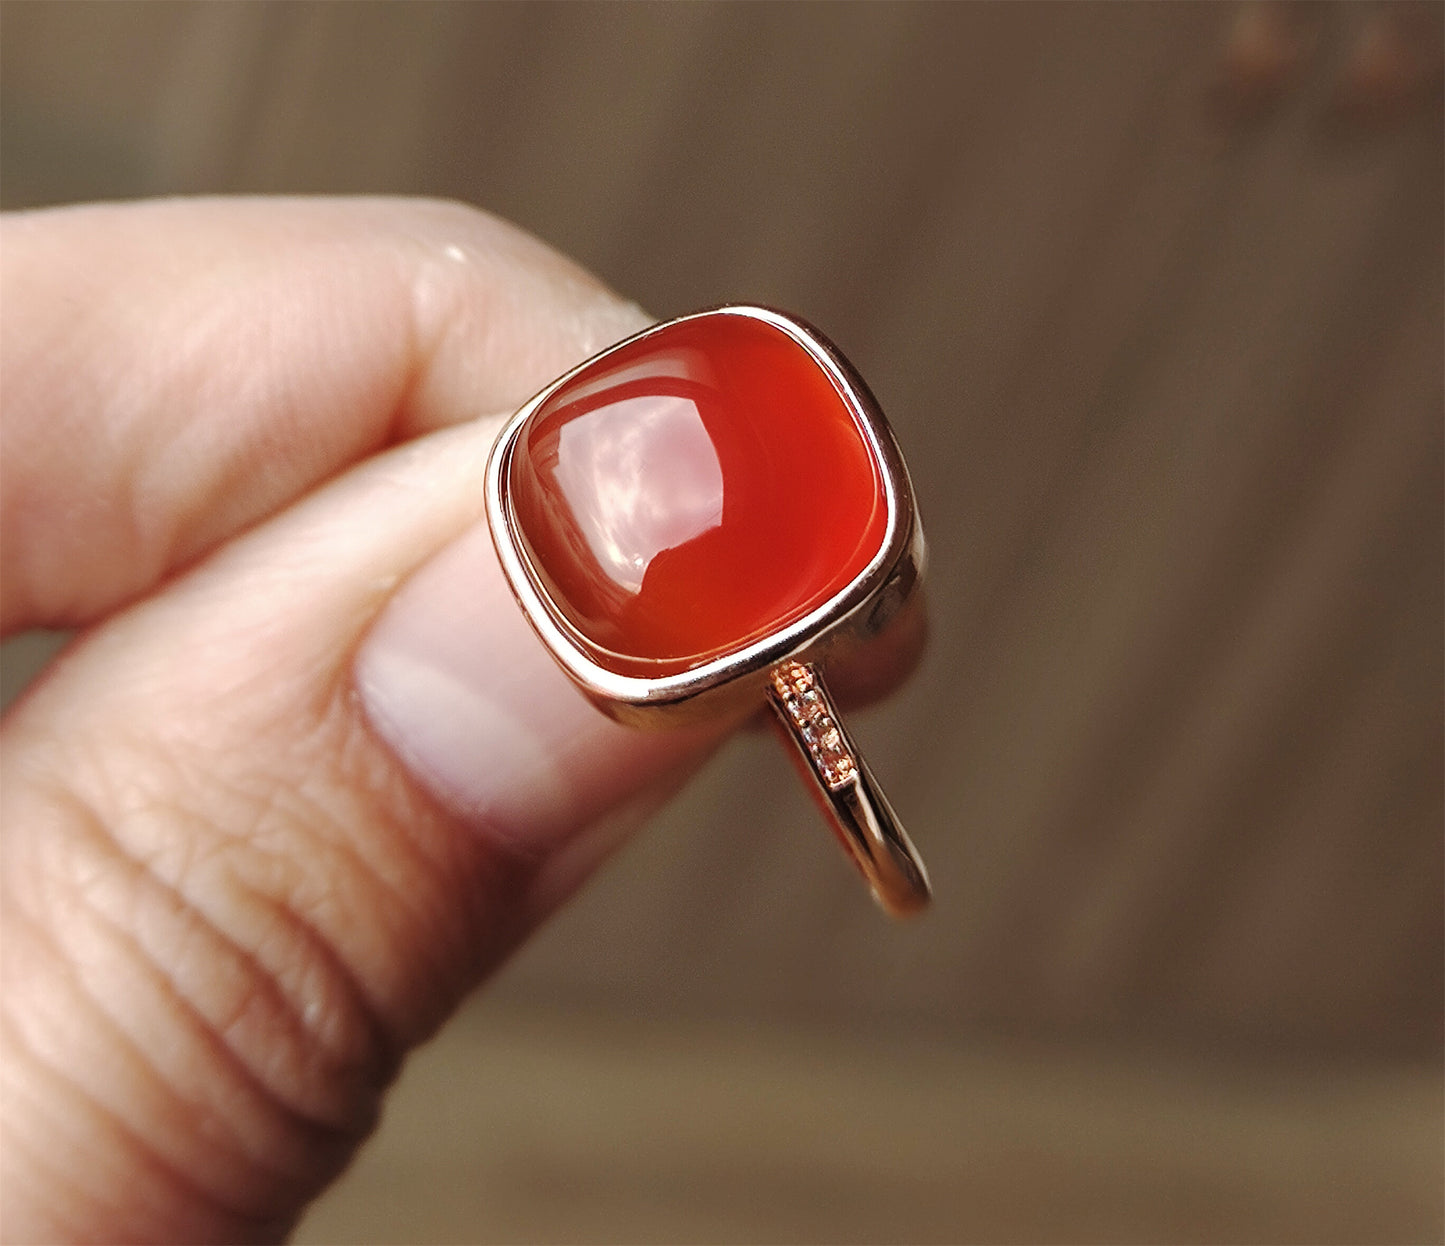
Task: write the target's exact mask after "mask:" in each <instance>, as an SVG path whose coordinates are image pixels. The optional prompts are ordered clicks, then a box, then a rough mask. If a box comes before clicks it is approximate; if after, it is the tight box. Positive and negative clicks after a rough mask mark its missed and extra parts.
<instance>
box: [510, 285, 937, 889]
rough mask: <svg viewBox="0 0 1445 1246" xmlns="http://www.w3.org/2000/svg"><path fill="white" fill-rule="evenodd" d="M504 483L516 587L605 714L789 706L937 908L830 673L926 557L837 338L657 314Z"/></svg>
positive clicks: (856, 812) (818, 776) (589, 374)
mask: <svg viewBox="0 0 1445 1246" xmlns="http://www.w3.org/2000/svg"><path fill="white" fill-rule="evenodd" d="M486 491H487V497H486V500H487V516H488V519H489V521H490V524H491V530H492V536H493V539H494V540H495V542H496V546H497V553H498V555H499V557H500V558H501V563H502V567H503V570H504V571H505V572H506V576H507V580H508V582H509V583H510V585H511V588H512V592H513V594H514V595H515V596H516V598H517V601H518V603H519V604H520V605H521V607H522V610H523V612H524V613H525V614H526V616H527V619H528V621H529V622H530V623H531V624H532V626H533V628H535V629H536V631H537V634H538V635H539V636H540V637H541V639H542V642H543V644H545V645H546V647H547V649H548V651H549V652H550V653H551V654H552V656H553V657H554V658H555V659H556V660H557V662H558V663H559V664H560V665H561V667H562V669H563V670H565V671H566V672H567V674H568V675H569V676H571V678H572V680H573V681H574V682H575V683H576V684H577V686H578V687H579V688H580V689H581V691H582V692H583V693H584V694H585V695H586V696H587V697H588V698H590V699H591V700H592V702H593V703H594V704H596V705H597V706H598V707H599V708H600V709H601V710H602V711H603V712H604V713H606V714H608V715H610V716H611V717H613V718H615V719H617V720H619V721H621V722H627V723H632V724H635V725H640V726H647V725H659V724H665V723H669V722H677V721H680V720H685V719H687V718H695V717H698V716H702V715H708V714H712V713H716V712H719V711H725V710H728V709H731V708H735V707H736V706H738V705H739V704H741V703H747V702H751V703H752V704H756V703H757V702H758V701H759V700H766V701H767V703H768V704H769V705H770V706H771V707H772V709H773V711H774V716H775V718H776V721H777V723H778V725H779V726H780V728H781V729H782V730H783V732H784V733H785V734H786V735H787V736H788V737H789V739H790V740H791V741H792V743H793V745H794V746H795V748H794V750H793V751H794V754H795V757H796V760H797V761H798V763H799V769H800V770H801V772H802V773H803V775H804V776H805V778H806V779H807V781H808V782H809V785H810V786H811V787H812V789H813V791H814V794H815V795H816V796H817V797H818V799H819V803H820V805H821V807H822V808H823V810H824V812H825V814H826V815H827V817H828V819H829V821H830V823H831V824H832V826H833V828H834V830H835V831H836V832H837V834H838V836H839V838H840V839H841V840H842V842H843V844H844V846H845V847H846V848H847V849H848V852H849V854H850V856H851V857H852V859H853V860H854V862H855V863H856V864H857V866H858V867H859V869H860V870H861V871H862V873H863V876H864V877H865V878H866V879H867V881H868V884H869V886H870V887H871V888H872V891H873V894H874V896H875V897H876V898H877V899H878V902H879V903H880V904H881V905H883V907H884V908H886V909H887V910H888V911H889V912H891V913H893V914H895V915H902V914H907V913H913V912H917V911H918V910H920V909H921V908H923V907H924V906H925V905H926V904H927V902H928V898H929V887H928V876H927V873H926V872H925V870H924V868H923V864H922V862H921V861H920V860H919V859H918V854H917V853H916V852H915V851H914V849H913V846H912V844H910V843H909V841H908V837H907V835H905V834H904V832H903V829H902V828H901V827H900V826H899V825H898V820H897V818H896V817H895V816H894V813H893V810H892V809H891V808H890V807H889V804H888V802H887V800H886V799H885V798H884V796H883V794H882V793H881V792H880V791H879V789H878V786H877V784H876V783H875V782H874V779H873V776H872V774H871V773H870V772H869V770H868V767H867V765H866V764H865V763H864V761H863V759H862V757H861V756H860V755H859V753H858V750H857V747H856V746H855V745H854V743H853V741H852V739H851V737H850V736H849V734H848V732H847V731H846V729H845V728H844V727H843V725H842V722H841V720H840V719H839V717H838V713H837V710H836V708H835V707H834V705H833V702H832V699H831V698H830V697H829V695H828V691H827V689H826V687H825V686H824V684H823V675H822V672H823V670H824V669H825V668H826V666H827V663H828V662H829V660H830V659H833V658H836V657H837V656H838V655H839V654H840V653H842V652H844V651H846V650H848V649H850V648H853V647H855V646H857V645H858V644H860V643H862V642H863V641H866V640H867V639H869V638H870V637H872V636H875V635H877V634H878V633H879V632H880V631H882V630H883V628H884V627H885V626H886V625H887V624H888V623H889V622H890V621H891V620H892V619H893V618H894V617H895V616H896V615H897V614H898V612H899V610H900V609H901V608H902V607H903V605H904V603H905V602H906V601H907V600H908V598H909V597H910V596H911V595H912V593H913V591H914V590H915V589H916V587H917V585H918V583H919V579H920V576H921V574H922V568H923V534H922V530H921V529H920V527H919V522H918V514H917V509H916V506H915V503H914V497H913V488H912V486H911V484H910V483H909V479H908V471H907V469H906V468H905V467H904V464H903V458H902V455H901V454H900V453H899V450H898V446H897V443H896V442H895V441H894V439H893V434H892V432H891V431H890V429H889V428H888V424H887V422H886V421H885V420H884V418H883V415H882V413H881V412H880V411H879V410H878V406H877V403H876V402H875V401H874V399H873V396H872V395H871V394H870V393H869V392H868V388H867V386H866V385H864V383H863V381H862V380H861V379H860V378H859V376H858V375H857V373H856V372H855V371H854V370H853V368H852V367H851V366H850V365H849V364H848V362H847V361H846V360H845V359H844V358H843V356H842V355H841V354H840V353H839V352H838V350H837V349H836V348H835V347H834V346H833V345H832V344H831V343H829V342H828V341H827V340H826V339H825V338H823V337H822V335H821V334H819V333H818V332H816V331H815V330H814V329H812V328H810V327H809V326H808V325H806V324H804V323H802V322H801V321H799V320H797V319H795V318H793V317H791V316H786V315H783V314H782V313H780V312H776V311H770V310H768V309H765V308H761V307H742V306H738V307H733V306H729V307H719V308H714V309H711V310H708V311H701V312H696V313H694V314H692V315H689V316H682V317H680V318H678V319H676V320H669V321H667V322H665V323H663V324H658V325H654V326H653V327H652V328H650V329H645V330H644V331H643V332H641V333H638V334H636V335H635V336H633V337H630V338H628V339H627V340H626V341H623V342H620V343H619V344H618V345H616V346H613V347H611V348H609V349H608V350H605V351H603V352H602V353H601V354H599V355H597V356H595V357H594V358H592V359H590V360H588V361H587V362H586V363H583V364H581V365H580V366H579V367H576V368H574V369H573V370H572V371H571V372H569V373H567V374H566V375H565V376H563V377H561V378H560V379H558V380H556V381H554V382H553V383H552V384H551V385H549V386H547V388H546V389H544V390H543V391H542V392H541V393H540V394H538V395H537V396H536V397H535V398H533V399H532V400H531V401H530V402H528V403H527V404H526V405H525V406H524V407H522V409H521V410H520V411H518V412H517V414H516V415H515V416H514V417H513V418H512V420H511V421H510V422H509V423H508V425H507V427H506V429H505V430H504V431H503V433H502V436H501V438H500V439H499V440H498V442H497V445H496V447H495V449H494V450H493V451H492V456H491V460H490V462H489V463H488V467H487V481H486Z"/></svg>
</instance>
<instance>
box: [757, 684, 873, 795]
mask: <svg viewBox="0 0 1445 1246" xmlns="http://www.w3.org/2000/svg"><path fill="white" fill-rule="evenodd" d="M773 690H774V692H775V694H776V696H777V699H778V701H779V702H781V704H782V707H783V710H784V712H786V714H787V715H788V718H789V719H790V720H791V721H792V723H793V726H794V727H795V728H796V729H797V735H798V738H799V739H801V740H802V741H803V743H804V745H805V746H806V747H807V749H808V755H809V757H810V758H811V759H812V762H813V765H814V766H815V767H816V768H817V771H818V773H819V774H820V775H822V776H823V782H824V783H826V784H827V785H828V786H829V787H830V788H839V787H842V786H843V785H844V784H845V783H847V782H848V781H849V780H850V779H851V778H853V777H854V775H856V774H857V773H858V760H857V758H855V757H854V756H853V754H852V752H851V751H850V750H849V748H848V745H847V744H846V743H845V742H844V740H843V733H842V732H841V731H840V730H839V728H838V724H837V722H836V721H835V719H834V716H833V708H832V706H831V705H830V704H829V703H828V699H827V696H826V694H825V693H824V692H823V690H822V689H821V687H820V686H819V684H818V677H817V676H816V675H815V674H814V673H813V670H812V668H811V667H809V666H805V665H804V664H803V663H801V662H784V663H783V664H782V665H781V666H779V667H777V668H776V669H775V670H774V671H773Z"/></svg>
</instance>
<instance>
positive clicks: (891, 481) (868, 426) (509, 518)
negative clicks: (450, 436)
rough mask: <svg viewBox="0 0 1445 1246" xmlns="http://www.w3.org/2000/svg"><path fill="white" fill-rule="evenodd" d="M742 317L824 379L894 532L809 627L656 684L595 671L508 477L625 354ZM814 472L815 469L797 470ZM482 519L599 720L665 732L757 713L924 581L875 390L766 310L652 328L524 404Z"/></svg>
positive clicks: (826, 346) (909, 498) (791, 626)
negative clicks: (535, 439)
mask: <svg viewBox="0 0 1445 1246" xmlns="http://www.w3.org/2000/svg"><path fill="white" fill-rule="evenodd" d="M716 316H742V317H748V318H751V319H754V320H758V321H762V322H764V323H766V324H768V325H771V326H772V327H773V328H775V329H778V330H781V331H782V332H783V333H785V334H786V335H787V336H788V337H789V338H791V339H792V340H793V341H794V342H795V343H796V344H797V345H798V346H799V347H801V348H802V349H803V350H804V351H805V352H806V353H807V354H808V356H809V357H810V358H811V359H812V361H813V362H814V363H816V364H817V365H818V366H819V367H820V368H821V369H822V370H823V372H824V373H825V374H826V376H827V377H828V379H829V380H830V381H831V382H832V384H833V386H834V388H835V389H836V391H837V393H838V396H839V398H840V399H841V400H842V402H843V403H844V405H845V406H846V408H847V410H848V413H849V414H850V415H851V416H852V417H853V420H854V423H855V424H856V426H857V428H858V429H859V431H860V433H861V435H862V437H863V439H864V441H865V443H866V445H867V448H868V450H869V452H870V454H871V455H872V457H873V461H874V463H875V465H876V466H877V469H878V473H879V478H880V482H881V490H882V494H883V497H884V499H885V506H886V523H885V527H884V532H883V537H882V540H881V542H880V545H879V548H878V549H877V550H876V551H875V553H874V554H873V556H872V557H871V558H870V559H869V561H868V562H867V564H866V565H865V566H864V568H863V569H862V570H861V571H860V572H859V573H858V574H857V575H856V576H854V577H853V578H852V579H851V580H850V581H849V582H848V583H846V584H845V585H844V586H843V587H842V588H840V589H839V590H838V591H837V592H835V593H834V594H833V595H832V596H830V597H829V598H828V599H827V600H825V601H824V602H822V603H821V604H819V605H818V606H816V607H815V608H813V609H812V610H810V611H808V613H807V614H805V615H803V616H802V617H800V618H798V619H795V620H793V621H792V622H790V623H787V624H786V625H784V626H781V627H779V628H777V629H776V630H775V631H773V632H770V633H769V634H767V635H766V636H764V637H762V638H761V639H759V640H755V641H753V642H752V643H749V644H746V645H740V646H739V647H738V648H737V649H735V650H729V651H728V652H726V653H724V654H721V655H720V656H717V657H715V658H712V659H710V660H707V661H704V662H701V663H700V664H699V665H697V666H694V667H692V668H690V669H687V670H684V671H679V672H673V673H670V674H659V675H657V676H655V677H653V676H647V675H638V674H626V673H622V672H619V671H615V670H612V669H609V668H608V667H607V666H605V665H602V664H601V663H600V662H599V661H597V660H596V659H595V658H594V656H593V653H592V652H589V650H592V651H595V650H596V646H595V645H589V644H588V643H587V642H586V641H585V640H584V639H583V638H582V637H581V636H580V635H579V634H578V633H577V632H576V630H575V628H574V627H573V625H572V624H571V622H570V621H569V620H568V619H567V618H566V616H565V614H564V612H563V611H562V609H561V608H560V606H559V605H558V604H557V603H556V602H554V601H553V599H552V597H551V595H550V593H549V592H548V590H547V588H546V585H545V583H544V580H543V578H542V576H541V575H540V574H539V572H538V570H537V568H536V567H535V566H534V565H533V562H532V558H531V555H530V554H529V552H528V550H527V547H526V543H525V542H524V541H523V540H522V539H521V538H520V536H519V533H518V526H517V521H516V516H515V513H514V510H513V504H512V498H511V492H510V486H509V482H510V478H511V466H512V461H513V456H514V454H515V453H516V449H517V444H518V441H519V439H520V437H521V434H522V432H523V430H524V429H525V428H526V426H527V424H528V421H529V420H530V419H531V417H532V415H533V414H534V413H536V412H537V411H538V410H539V409H540V408H541V407H542V406H543V405H544V404H545V403H546V402H547V400H548V399H549V398H550V397H551V396H552V395H553V394H554V393H556V391H557V390H559V389H561V388H562V387H563V386H565V385H567V384H568V383H569V382H570V381H571V380H572V379H573V378H574V377H576V376H578V375H579V374H580V373H582V372H585V371H588V370H591V369H593V368H595V367H597V366H598V365H599V364H601V363H602V362H603V361H605V360H606V359H607V358H608V357H609V356H610V355H612V354H613V353H614V352H616V351H618V350H621V349H622V348H623V347H625V346H630V345H632V344H633V343H636V342H639V341H643V340H646V339H647V338H649V337H652V336H654V335H656V334H659V333H662V332H664V331H665V330H666V329H668V328H669V327H670V326H672V325H675V324H678V323H681V322H684V321H694V320H699V319H702V318H705V317H716ZM799 470H800V471H807V464H806V463H804V464H800V465H799ZM485 490H486V510H487V518H488V521H489V524H490V527H491V531H492V536H493V540H494V543H495V544H496V548H497V554H498V557H499V559H500V561H501V565H502V569H503V572H504V573H505V575H506V578H507V581H508V584H509V586H510V587H511V590H512V593H513V595H514V596H515V597H516V599H517V601H518V603H519V605H520V606H521V607H522V610H523V613H524V614H525V615H526V616H527V619H528V621H529V622H530V623H531V625H532V627H533V628H534V629H535V631H536V632H537V634H538V636H539V637H540V638H541V640H542V642H543V644H544V645H545V646H546V648H547V649H548V651H549V652H550V653H551V654H552V656H553V658H554V659H556V661H557V662H558V664H559V665H560V666H561V667H562V668H563V670H565V671H566V672H567V674H568V675H569V676H570V677H571V678H572V680H573V681H574V682H575V683H576V684H577V686H578V687H579V688H580V689H581V690H582V692H583V693H585V694H586V695H587V696H588V698H589V699H591V700H592V701H593V703H594V704H596V705H597V706H598V707H599V708H600V709H601V710H603V712H605V713H607V714H608V715H610V716H611V717H613V718H616V719H618V720H620V721H624V722H629V723H633V724H636V725H643V726H646V725H663V724H664V723H674V722H677V721H678V720H679V719H680V718H687V717H693V716H696V717H702V716H706V715H711V714H713V713H716V712H718V711H719V710H720V709H723V708H725V703H726V702H729V701H734V700H735V701H737V702H738V703H742V702H744V701H746V700H748V699H751V700H752V701H753V702H754V703H756V702H757V700H758V698H759V697H761V696H763V695H765V692H766V688H767V686H768V681H769V672H770V671H771V670H772V669H773V668H774V667H776V666H777V665H778V664H779V663H780V662H784V661H788V660H795V661H803V662H811V663H820V662H823V661H825V660H826V658H827V656H828V654H830V653H832V652H834V651H835V650H836V649H838V648H840V647H847V646H851V645H852V644H854V643H857V642H859V641H862V640H865V639H867V638H868V637H869V636H871V635H874V634H876V633H877V632H879V631H880V630H882V628H884V627H885V626H886V625H887V623H888V622H889V621H890V620H891V619H892V618H893V616H894V615H895V614H896V613H897V612H898V610H899V609H900V608H901V607H902V605H903V603H904V602H905V601H906V600H907V598H908V596H909V595H910V594H911V592H912V590H913V588H914V586H915V584H916V583H917V581H918V579H919V578H920V576H921V574H922V568H923V557H924V546H923V536H922V531H921V528H920V525H919V522H918V515H917V509H916V505H915V502H914V494H913V487H912V483H911V482H910V480H909V478H908V471H907V468H906V467H905V466H904V463H903V457H902V454H901V453H900V451H899V449H898V446H897V443H896V442H895V440H894V438H893V433H892V431H891V430H890V429H889V427H888V423H887V421H886V420H885V419H884V417H883V414H882V412H881V411H880V410H879V408H878V404H877V402H876V401H875V400H874V398H873V395H872V394H871V393H870V392H869V390H868V387H867V385H866V384H864V382H863V381H862V379H861V378H860V377H859V376H858V375H857V373H856V372H855V371H854V370H853V368H852V366H851V365H850V364H849V363H848V361H847V360H846V359H845V358H844V357H843V355H842V354H841V353H840V352H839V351H838V350H837V348H836V347H834V346H833V345H832V343H831V342H829V341H828V340H827V338H825V337H824V336H823V335H822V334H821V333H819V332H818V331H817V330H815V329H813V328H812V327H811V326H810V325H808V324H806V323H805V322H803V321H801V320H798V319H797V318H795V317H792V316H788V315H785V314H784V313H782V312H778V311H774V310H772V309H770V308H765V307H757V306H748V305H728V306H724V307H716V308H709V309H705V310H703V311H699V312H694V313H691V314H690V315H687V316H681V317H678V318H676V319H675V320H670V321H665V322H662V323H660V324H657V325H653V326H651V327H649V328H647V329H644V330H642V331H641V332H640V333H636V334H634V335H632V336H631V337H629V338H626V339H625V340H623V341H621V342H618V343H617V344H616V345H614V346H611V347H609V348H608V349H607V350H604V351H602V352H600V353H599V354H597V355H595V356H593V357H592V358H591V359H588V360H587V361H585V362H584V363H581V364H579V365H578V366H577V367H576V368H573V369H572V370H571V371H569V372H567V373H566V374H565V375H563V376H561V377H559V378H558V379H557V380H555V381H553V382H552V383H551V384H550V385H548V386H547V387H546V388H545V389H543V390H542V391H541V392H540V393H538V394H537V395H536V396H535V397H533V398H532V399H531V400H530V401H528V402H527V403H526V404H525V405H523V406H522V408H521V409H520V410H519V411H517V413H516V414H515V415H514V416H513V417H512V418H511V419H510V420H509V421H508V423H507V425H506V426H505V427H504V429H503V430H502V433H501V435H500V437H499V438H498V439H497V443H496V445H495V446H494V447H493V450H492V453H491V456H490V458H489V460H488V464H487V473H486V484H485Z"/></svg>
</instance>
